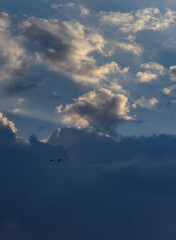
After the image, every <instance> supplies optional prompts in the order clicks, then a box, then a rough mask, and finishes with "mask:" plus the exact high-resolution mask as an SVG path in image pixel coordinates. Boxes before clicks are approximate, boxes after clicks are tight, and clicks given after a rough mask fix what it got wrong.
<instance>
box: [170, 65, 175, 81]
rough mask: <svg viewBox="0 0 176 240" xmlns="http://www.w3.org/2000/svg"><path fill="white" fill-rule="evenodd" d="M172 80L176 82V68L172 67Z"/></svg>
mask: <svg viewBox="0 0 176 240" xmlns="http://www.w3.org/2000/svg"><path fill="white" fill-rule="evenodd" d="M170 78H171V81H173V82H175V81H176V66H171V67H170Z"/></svg>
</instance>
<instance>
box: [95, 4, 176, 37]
mask: <svg viewBox="0 0 176 240" xmlns="http://www.w3.org/2000/svg"><path fill="white" fill-rule="evenodd" d="M175 19H176V13H175V11H172V10H171V9H167V11H166V13H165V14H163V15H162V13H161V12H160V11H159V9H158V8H145V9H139V10H137V11H131V12H128V13H122V12H115V11H114V12H112V11H110V12H105V11H104V12H103V11H102V12H100V15H99V20H100V21H101V22H102V23H104V24H108V25H110V26H114V27H117V28H118V29H119V30H120V31H121V32H124V33H129V32H133V33H136V32H139V31H144V30H154V31H156V30H158V31H162V30H164V29H166V28H168V27H169V26H171V24H173V23H175Z"/></svg>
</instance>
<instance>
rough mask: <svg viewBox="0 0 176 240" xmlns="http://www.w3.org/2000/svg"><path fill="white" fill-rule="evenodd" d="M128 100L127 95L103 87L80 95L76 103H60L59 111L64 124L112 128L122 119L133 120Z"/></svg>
mask: <svg viewBox="0 0 176 240" xmlns="http://www.w3.org/2000/svg"><path fill="white" fill-rule="evenodd" d="M127 102H128V98H127V97H126V96H124V95H122V94H114V93H112V92H111V91H110V90H107V89H103V88H102V89H98V90H94V91H91V92H88V93H86V94H84V95H82V96H80V97H78V98H77V99H75V103H72V104H67V105H66V106H65V107H63V106H62V105H60V106H59V107H57V112H58V113H60V114H62V122H63V123H64V124H71V125H75V126H81V127H85V126H92V127H95V128H98V129H110V128H111V127H113V126H115V125H116V124H118V123H119V122H121V121H125V120H132V117H130V116H129V115H128V113H129V107H128V103H127Z"/></svg>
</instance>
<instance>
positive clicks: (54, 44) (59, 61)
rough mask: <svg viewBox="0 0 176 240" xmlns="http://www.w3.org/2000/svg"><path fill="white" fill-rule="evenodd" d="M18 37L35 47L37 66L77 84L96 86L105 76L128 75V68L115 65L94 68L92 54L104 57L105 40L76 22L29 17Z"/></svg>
mask: <svg viewBox="0 0 176 240" xmlns="http://www.w3.org/2000/svg"><path fill="white" fill-rule="evenodd" d="M21 36H22V38H23V40H24V41H26V42H27V43H28V44H29V45H31V46H32V45H33V47H37V49H36V51H37V52H36V56H37V59H38V62H39V63H43V64H45V65H46V66H47V67H48V66H49V68H50V69H51V70H52V71H55V72H58V73H63V74H66V75H68V76H70V77H71V78H72V79H74V80H75V81H77V82H82V83H97V82H99V81H100V80H102V79H106V75H108V74H111V73H115V72H119V73H120V74H122V73H124V72H127V71H128V68H123V69H121V68H120V67H119V65H118V64H117V63H116V62H111V63H108V64H105V65H102V66H97V65H96V60H95V58H94V57H93V55H92V56H91V54H92V53H93V52H99V54H101V55H102V54H103V55H104V54H105V53H104V50H103V48H104V45H105V40H104V39H103V37H102V36H101V35H99V34H98V33H96V32H94V31H93V30H90V29H86V28H85V27H84V26H83V25H81V24H80V23H79V22H76V21H75V22H72V21H70V22H65V21H60V20H56V19H48V20H47V19H41V18H40V19H39V18H34V17H32V18H29V19H28V20H26V21H24V22H23V23H22V24H21Z"/></svg>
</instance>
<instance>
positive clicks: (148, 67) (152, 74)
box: [136, 62, 165, 82]
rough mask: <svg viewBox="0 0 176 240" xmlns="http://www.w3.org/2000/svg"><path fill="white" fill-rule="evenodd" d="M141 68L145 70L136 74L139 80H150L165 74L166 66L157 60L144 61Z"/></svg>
mask: <svg viewBox="0 0 176 240" xmlns="http://www.w3.org/2000/svg"><path fill="white" fill-rule="evenodd" d="M140 68H143V69H145V71H144V72H138V73H137V74H136V77H137V82H150V81H152V80H154V79H157V78H158V77H159V76H162V75H164V74H165V68H164V67H163V66H162V65H161V64H158V63H156V62H148V63H143V64H141V65H140Z"/></svg>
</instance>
